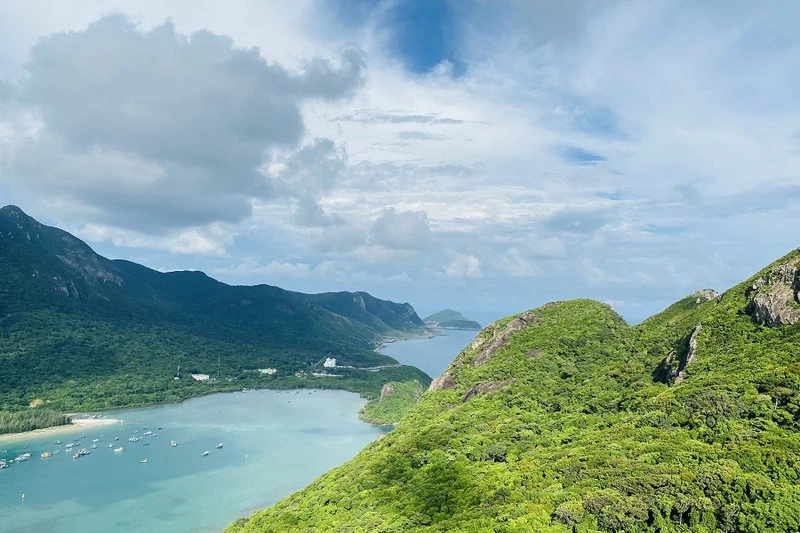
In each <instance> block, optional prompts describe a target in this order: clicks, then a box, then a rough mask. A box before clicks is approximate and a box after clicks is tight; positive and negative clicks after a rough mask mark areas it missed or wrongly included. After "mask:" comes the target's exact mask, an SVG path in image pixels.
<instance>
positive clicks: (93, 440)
mask: <svg viewBox="0 0 800 533" xmlns="http://www.w3.org/2000/svg"><path fill="white" fill-rule="evenodd" d="M92 442H100V439H92Z"/></svg>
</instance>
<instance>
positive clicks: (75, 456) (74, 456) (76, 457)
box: [72, 453, 81, 459]
mask: <svg viewBox="0 0 800 533" xmlns="http://www.w3.org/2000/svg"><path fill="white" fill-rule="evenodd" d="M80 456H81V454H80V453H76V454H73V455H72V458H73V459H79V458H80Z"/></svg>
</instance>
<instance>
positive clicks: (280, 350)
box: [0, 206, 429, 416]
mask: <svg viewBox="0 0 800 533" xmlns="http://www.w3.org/2000/svg"><path fill="white" fill-rule="evenodd" d="M336 299H345V300H347V299H349V301H350V302H352V301H353V300H354V299H358V300H359V301H363V302H365V304H364V308H365V309H362V308H361V307H358V308H357V309H353V308H352V306H351V307H350V308H348V307H346V306H339V307H337V306H334V305H331V304H330V302H331V301H334V300H336ZM421 324H422V321H421V320H420V318H419V317H418V316H417V314H416V313H415V312H414V309H413V308H412V307H411V306H410V305H408V304H395V303H393V302H386V301H383V300H378V299H377V298H373V297H372V296H370V295H368V294H366V293H336V294H331V295H327V294H321V295H305V294H300V293H294V292H289V291H285V290H283V289H280V288H278V287H273V286H269V285H258V286H253V287H246V286H229V285H226V284H224V283H220V282H218V281H216V280H214V279H212V278H210V277H208V276H206V275H205V274H203V273H202V272H170V273H166V274H165V273H161V272H157V271H155V270H152V269H149V268H147V267H144V266H141V265H138V264H135V263H131V262H128V261H111V260H108V259H106V258H104V257H101V256H99V255H97V254H96V253H94V251H92V249H91V248H90V247H89V246H87V245H86V244H85V243H83V242H81V241H80V240H79V239H77V238H75V237H74V236H72V235H70V234H69V233H66V232H64V231H62V230H60V229H57V228H52V227H48V226H44V225H42V224H40V223H38V222H37V221H36V220H34V219H32V218H30V217H28V216H27V215H26V214H25V213H24V212H22V210H21V209H19V208H18V207H14V206H8V207H5V208H2V209H0V376H2V379H0V411H7V412H14V411H18V410H27V409H28V405H29V403H30V402H32V401H33V400H36V399H40V400H42V401H43V405H42V408H43V409H52V410H60V411H82V410H96V409H106V408H109V407H119V406H127V405H135V404H142V403H152V402H162V401H174V400H180V399H183V398H186V397H189V396H192V395H197V394H205V393H208V392H214V391H219V390H232V389H237V388H242V387H264V386H269V387H331V388H344V389H347V390H354V391H357V392H361V393H363V394H364V395H365V396H366V397H368V398H376V397H378V395H379V393H380V390H381V387H382V386H383V384H384V383H386V382H389V381H414V380H418V381H421V382H423V383H426V384H427V383H428V382H429V378H428V377H427V376H426V375H425V374H424V373H422V372H421V371H418V370H417V369H414V368H410V367H403V366H400V365H397V362H396V361H395V360H394V359H391V358H389V357H387V356H384V355H381V354H378V353H376V352H375V351H374V349H373V348H374V346H375V344H376V343H377V342H378V341H380V339H382V338H383V337H384V336H385V335H387V334H391V333H392V332H393V331H395V330H401V331H403V332H409V331H411V332H414V331H417V330H421V328H419V326H420V325H421ZM328 357H331V358H335V359H336V361H337V365H339V366H350V367H359V368H362V367H372V366H386V365H389V366H390V368H386V369H385V370H381V371H373V372H369V371H366V370H363V371H362V370H357V369H352V368H348V369H338V368H336V369H324V372H327V373H329V374H336V376H337V377H325V376H321V377H315V376H314V375H313V374H314V373H317V374H322V373H323V368H322V363H323V362H324V360H325V359H326V358H328ZM178 367H180V373H178ZM259 369H275V370H276V373H275V374H274V375H268V374H266V373H262V372H259V371H258V370H259ZM192 373H198V374H207V375H210V376H211V378H212V379H211V380H209V381H207V382H204V383H200V382H197V381H195V380H194V379H192V377H191V375H190V374H192ZM176 377H177V378H178V379H175V378H176ZM48 416H49V415H48Z"/></svg>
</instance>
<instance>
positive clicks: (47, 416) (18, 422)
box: [0, 409, 72, 434]
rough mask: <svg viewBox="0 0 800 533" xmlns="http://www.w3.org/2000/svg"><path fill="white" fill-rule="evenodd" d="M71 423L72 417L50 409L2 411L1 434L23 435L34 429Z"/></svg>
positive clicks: (0, 415)
mask: <svg viewBox="0 0 800 533" xmlns="http://www.w3.org/2000/svg"><path fill="white" fill-rule="evenodd" d="M71 421H72V420H71V419H70V417H68V416H66V415H62V414H61V413H59V412H57V411H52V410H50V409H29V410H27V411H11V412H9V411H0V434H3V433H22V432H23V431H32V430H34V429H41V428H49V427H52V426H63V425H66V424H69V423H70V422H71Z"/></svg>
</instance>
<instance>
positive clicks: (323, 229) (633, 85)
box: [0, 0, 800, 322]
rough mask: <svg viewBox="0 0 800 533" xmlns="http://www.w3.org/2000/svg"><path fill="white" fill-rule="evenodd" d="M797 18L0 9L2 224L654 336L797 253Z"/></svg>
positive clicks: (678, 10) (247, 5) (781, 9)
mask: <svg viewBox="0 0 800 533" xmlns="http://www.w3.org/2000/svg"><path fill="white" fill-rule="evenodd" d="M797 20H800V3H798V2H795V1H793V0H787V1H772V2H750V1H745V0H742V1H736V0H734V1H729V2H717V1H713V0H707V1H702V0H701V1H678V0H674V1H658V0H655V1H653V0H648V1H646V2H644V1H641V2H636V1H632V2H628V1H624V2H623V1H620V2H589V1H586V2H578V1H565V2H551V1H549V0H518V1H517V0H508V1H505V2H501V1H489V0H464V1H455V0H454V1H451V2H448V1H444V0H425V1H423V0H414V1H412V0H396V1H393V0H331V1H323V0H291V1H290V0H286V1H279V0H274V1H270V2H254V1H250V0H241V1H239V0H235V1H228V2H224V3H223V2H211V1H196V0H192V1H189V0H183V1H163V0H158V1H155V0H102V1H101V0H83V1H81V2H58V1H56V0H51V1H44V0H29V1H26V2H16V1H13V0H0V204H11V203H14V204H17V205H19V206H20V207H22V208H23V209H24V210H25V211H27V212H28V213H29V214H30V215H32V216H34V217H36V218H38V219H39V220H41V221H42V222H45V223H48V224H53V225H58V226H60V227H63V228H65V229H67V230H69V231H71V232H73V233H75V234H76V235H78V236H79V237H81V238H83V239H84V240H86V241H88V242H89V243H90V244H91V245H92V246H93V247H94V248H95V249H96V250H97V251H98V252H100V253H102V254H103V255H106V256H109V257H114V258H126V259H131V260H134V261H137V262H141V263H144V264H146V265H148V266H151V267H153V268H157V269H161V270H175V269H200V270H203V271H205V272H207V273H208V274H210V275H212V276H214V277H216V278H218V279H221V280H223V281H226V282H228V283H233V284H253V283H269V284H273V285H278V286H281V287H284V288H289V289H295V290H302V291H309V292H310V291H313V292H319V291H327V290H344V289H346V290H367V291H369V292H371V293H373V294H375V295H376V296H379V297H382V298H389V299H393V300H398V301H409V302H411V303H412V304H413V305H415V307H416V308H417V309H418V310H419V311H420V313H421V314H426V313H428V312H433V311H437V310H439V309H440V308H443V307H453V308H456V309H460V310H463V311H464V312H465V313H467V314H473V315H474V316H475V317H476V318H478V319H479V320H482V321H486V320H487V319H489V318H493V317H496V316H500V315H505V314H509V313H512V312H518V311H521V310H524V309H528V308H531V307H536V306H538V305H540V304H542V303H544V302H546V301H549V300H555V299H567V298H574V297H579V296H586V297H592V298H596V299H599V300H603V301H606V302H609V303H611V304H612V305H613V306H614V307H615V308H616V309H617V310H618V311H619V312H620V313H622V314H623V315H624V316H625V317H626V318H628V319H629V320H630V321H633V322H636V321H638V320H641V319H642V318H644V317H646V316H648V315H649V314H652V313H653V312H656V311H658V310H660V309H661V308H663V307H664V306H666V305H668V304H669V303H671V302H672V301H674V300H676V299H678V298H680V297H682V296H684V295H686V294H689V293H691V292H693V291H694V290H695V289H698V288H705V287H710V288H715V289H718V290H722V289H725V288H727V287H729V286H730V285H732V284H734V283H736V282H738V281H740V280H741V279H743V278H745V277H747V276H748V275H750V274H751V273H752V272H754V271H755V270H757V269H759V268H761V267H762V266H763V265H764V264H766V263H768V262H770V261H772V260H773V259H775V258H777V257H779V256H780V255H783V254H784V253H786V252H788V251H789V250H791V249H792V248H795V247H797V246H798V245H800V233H798V231H797V228H798V221H800V202H798V200H800V93H799V92H798V88H799V87H800V36H799V35H798V33H797V31H796V21H797Z"/></svg>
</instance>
